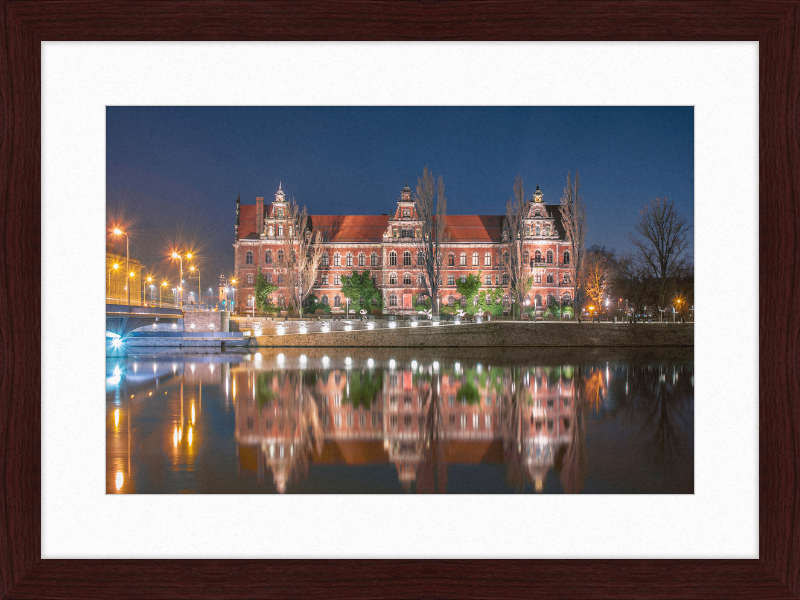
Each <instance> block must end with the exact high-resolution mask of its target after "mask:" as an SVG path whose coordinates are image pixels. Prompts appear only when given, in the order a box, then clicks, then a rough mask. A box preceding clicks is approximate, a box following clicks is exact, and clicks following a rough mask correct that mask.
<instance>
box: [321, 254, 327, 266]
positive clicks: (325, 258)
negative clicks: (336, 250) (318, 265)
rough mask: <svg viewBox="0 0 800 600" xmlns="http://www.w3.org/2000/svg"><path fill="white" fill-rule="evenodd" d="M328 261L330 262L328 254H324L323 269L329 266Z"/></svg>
mask: <svg viewBox="0 0 800 600" xmlns="http://www.w3.org/2000/svg"><path fill="white" fill-rule="evenodd" d="M328 260H329V259H328V254H327V253H325V254H323V255H322V261H321V262H322V266H323V267H327V266H328Z"/></svg>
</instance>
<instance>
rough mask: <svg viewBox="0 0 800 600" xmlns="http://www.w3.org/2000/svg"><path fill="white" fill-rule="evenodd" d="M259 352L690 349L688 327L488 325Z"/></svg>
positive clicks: (387, 332)
mask: <svg viewBox="0 0 800 600" xmlns="http://www.w3.org/2000/svg"><path fill="white" fill-rule="evenodd" d="M251 345H253V346H255V345H257V346H259V347H264V348H322V347H361V348H397V347H407V348H419V347H430V348H437V347H438V348H464V347H472V346H480V347H495V348H501V347H526V348H530V347H538V348H556V347H651V346H661V347H679V348H686V347H692V346H694V324H693V323H684V324H681V323H675V324H673V323H635V324H634V323H581V324H578V323H525V322H494V323H491V322H490V323H465V324H461V325H443V326H440V327H404V328H397V329H378V330H359V331H331V332H328V333H306V334H299V333H291V334H286V335H268V336H266V335H265V336H259V337H257V338H255V343H251Z"/></svg>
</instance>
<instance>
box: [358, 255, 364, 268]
mask: <svg viewBox="0 0 800 600" xmlns="http://www.w3.org/2000/svg"><path fill="white" fill-rule="evenodd" d="M364 264H365V261H364V253H363V252H359V253H358V266H359V267H363V266H364Z"/></svg>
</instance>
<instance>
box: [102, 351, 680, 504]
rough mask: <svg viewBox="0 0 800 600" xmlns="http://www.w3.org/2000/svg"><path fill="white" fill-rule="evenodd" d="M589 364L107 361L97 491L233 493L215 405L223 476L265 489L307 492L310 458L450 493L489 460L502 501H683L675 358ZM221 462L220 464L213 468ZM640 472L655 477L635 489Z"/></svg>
mask: <svg viewBox="0 0 800 600" xmlns="http://www.w3.org/2000/svg"><path fill="white" fill-rule="evenodd" d="M406 354H408V352H406ZM567 356H569V355H567ZM598 356H603V354H602V353H595V354H594V355H592V356H591V357H590V358H589V359H586V360H584V361H582V362H580V363H579V364H576V365H569V364H566V365H558V364H545V365H542V364H540V365H530V366H528V365H525V364H521V365H520V364H511V365H510V364H509V363H512V362H517V363H518V362H521V361H512V360H506V361H505V364H501V365H497V364H494V365H492V364H489V363H488V362H478V361H477V360H471V361H467V360H462V361H455V360H444V359H442V358H439V359H433V358H428V359H426V360H413V359H411V360H395V359H386V360H377V359H374V358H349V357H347V356H342V357H330V356H324V355H321V354H318V355H314V356H310V357H309V356H306V355H304V354H295V355H289V356H286V355H284V354H282V353H277V354H275V353H271V354H268V353H266V352H264V353H263V354H262V353H259V352H257V353H254V354H247V355H232V354H224V353H223V354H216V355H213V356H211V355H209V356H205V357H195V358H189V357H183V356H181V357H175V356H168V357H158V356H156V357H152V360H149V359H138V358H131V359H116V360H109V361H108V365H107V377H106V388H107V394H108V396H107V397H108V402H107V425H106V428H107V455H106V459H107V492H108V493H136V491H137V487H138V488H140V489H141V490H142V491H156V492H161V493H169V492H179V491H218V490H220V489H223V488H224V489H226V490H231V489H233V488H232V487H231V486H232V485H233V484H232V483H231V482H230V481H225V482H224V483H223V482H221V480H220V477H222V478H225V475H224V474H226V473H230V474H231V475H232V476H233V477H235V473H234V471H233V470H232V465H233V460H232V459H233V456H232V448H231V446H230V445H229V441H230V440H231V437H230V435H231V434H230V429H229V427H230V425H227V426H225V427H222V428H220V427H219V424H220V421H219V418H220V414H221V413H220V411H224V412H225V413H227V414H230V413H233V415H232V420H233V437H234V440H235V448H236V460H235V464H236V468H237V469H238V474H239V479H240V480H247V479H251V478H254V479H255V481H256V482H257V483H258V484H262V485H266V487H267V488H269V487H271V484H274V485H275V489H277V491H278V492H280V493H284V492H287V491H293V490H295V491H301V488H302V489H303V490H305V491H308V490H309V489H316V488H315V485H314V484H313V483H312V485H310V486H308V485H307V486H305V487H303V486H300V485H298V484H299V483H300V482H302V481H303V480H305V479H307V478H309V471H310V469H311V467H312V465H313V466H319V467H325V466H347V467H369V466H380V465H394V468H395V469H396V481H399V483H400V484H401V486H402V488H403V489H405V490H407V491H414V492H418V493H444V492H447V491H453V490H448V475H450V477H453V473H454V472H455V471H452V469H451V467H456V468H457V467H461V466H467V467H479V466H486V465H489V466H491V465H496V466H501V467H503V468H504V471H505V477H506V487H505V488H504V489H507V490H512V491H517V492H524V491H527V490H533V491H536V492H543V491H551V492H552V491H556V492H558V491H563V492H566V493H580V492H582V491H584V490H585V487H586V484H587V477H588V474H589V473H590V472H595V473H597V472H603V473H604V477H605V480H610V479H614V478H615V477H616V479H617V480H616V481H614V482H612V483H610V484H609V485H608V486H607V488H606V489H602V490H600V491H611V492H619V491H623V492H624V491H627V490H628V489H630V488H635V489H639V490H642V491H647V490H651V491H652V490H656V491H671V490H678V491H681V492H683V493H687V492H688V493H691V491H692V487H691V486H692V481H693V471H692V464H693V408H694V406H693V402H694V389H693V388H694V378H693V367H692V360H691V353H689V354H688V355H686V354H684V355H683V356H681V357H679V358H678V359H677V360H673V359H664V360H662V361H661V362H659V360H658V359H655V360H650V359H645V360H621V361H616V362H614V363H605V362H603V361H602V360H599V359H598V358H597V357H598ZM542 362H544V361H542ZM551 362H553V361H551ZM564 362H566V361H564ZM204 387H205V388H206V389H211V397H212V405H211V410H212V413H211V416H212V422H211V423H207V421H208V419H207V418H204V413H203V397H204ZM154 394H156V395H157V398H158V402H155V400H156V397H154ZM206 395H208V394H206ZM207 401H208V400H207ZM154 407H155V408H154ZM148 410H149V411H151V412H141V411H148ZM154 410H155V411H158V412H152V411H154ZM213 411H216V413H215V412H213ZM213 415H216V419H217V420H216V421H213V419H214V416H213ZM228 422H230V421H228ZM587 433H591V436H592V437H591V439H592V441H593V445H592V446H591V447H592V448H593V450H592V452H593V455H592V456H591V459H592V461H593V463H592V464H591V465H590V457H589V456H588V453H587ZM158 440H162V442H158ZM598 447H602V451H599V450H597V448H598ZM227 448H231V450H227ZM132 449H133V452H134V456H133V457H132V454H131V453H132ZM203 452H205V455H204V456H205V461H206V462H205V463H203V462H202V460H203V459H202V458H201V457H202V456H203ZM227 452H231V453H230V454H226V453H227ZM137 453H138V454H137ZM620 456H624V462H625V464H620V458H619V457H620ZM226 457H230V458H226ZM165 459H166V462H167V464H169V470H168V471H164V470H163V469H162V468H161V467H160V465H163V464H164V460H165ZM198 459H199V460H200V462H198ZM209 461H210V462H209ZM226 461H230V462H226ZM615 461H616V462H615ZM223 464H229V465H231V466H228V467H226V468H225V470H224V471H219V470H218V469H220V468H221V467H222V465H223ZM137 465H138V470H139V471H142V472H141V473H137ZM590 466H592V469H593V471H590ZM617 471H620V472H621V471H625V473H624V474H623V475H620V476H619V477H618V476H617ZM471 472H475V471H471ZM484 472H485V471H484ZM459 473H462V474H463V473H464V471H463V470H462V471H459ZM608 473H611V474H612V475H611V476H608ZM643 473H644V474H645V475H642V474H643ZM220 474H222V475H220ZM142 477H144V479H142ZM626 477H627V479H625V478H626ZM642 477H645V478H649V480H651V483H652V481H655V482H656V483H655V484H653V485H650V484H648V485H649V487H648V485H640V483H641V478H642ZM462 480H463V477H462ZM605 480H604V481H605ZM309 481H310V482H313V478H311V479H309ZM676 481H677V482H678V483H676ZM631 482H635V483H634V484H633V485H631ZM687 482H688V483H687ZM484 483H485V481H480V482H479V481H477V480H476V482H475V483H474V485H473V486H472V487H471V488H470V489H469V490H468V491H478V492H481V491H484V490H485V487H483V484H484ZM601 483H602V482H601ZM267 484H269V485H267ZM452 484H453V485H454V486H456V487H458V485H462V488H459V489H463V481H460V482H459V483H458V485H456V480H455V479H454V480H453V482H452ZM226 486H227V487H226ZM293 486H294V487H293ZM359 486H360V487H362V488H367V489H368V488H370V485H369V484H365V485H362V484H359ZM359 486H356V487H359ZM345 487H346V486H345ZM451 487H452V486H451ZM590 487H591V489H592V490H595V491H597V490H598V488H602V485H601V484H598V480H597V479H595V481H594V483H593V485H592V486H590ZM236 489H242V488H236ZM248 489H249V488H248ZM347 489H348V490H349V488H347Z"/></svg>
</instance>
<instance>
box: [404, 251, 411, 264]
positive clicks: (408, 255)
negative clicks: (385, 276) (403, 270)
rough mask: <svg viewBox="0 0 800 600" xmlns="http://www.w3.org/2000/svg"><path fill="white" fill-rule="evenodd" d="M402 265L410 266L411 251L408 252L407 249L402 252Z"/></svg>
mask: <svg viewBox="0 0 800 600" xmlns="http://www.w3.org/2000/svg"><path fill="white" fill-rule="evenodd" d="M403 265H404V266H406V267H410V266H411V252H409V251H408V250H406V251H405V252H403Z"/></svg>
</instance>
